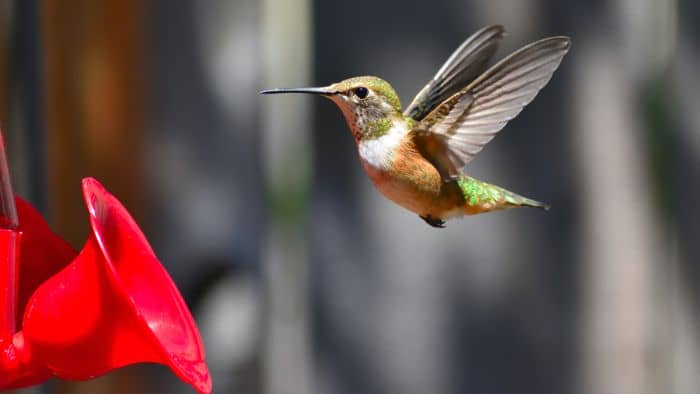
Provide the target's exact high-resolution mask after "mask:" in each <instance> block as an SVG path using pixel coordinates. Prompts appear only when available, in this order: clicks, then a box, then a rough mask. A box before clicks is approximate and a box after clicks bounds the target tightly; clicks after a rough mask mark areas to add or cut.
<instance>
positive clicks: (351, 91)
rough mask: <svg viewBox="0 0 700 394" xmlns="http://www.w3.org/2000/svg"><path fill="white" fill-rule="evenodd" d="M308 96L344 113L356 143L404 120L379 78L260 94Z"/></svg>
mask: <svg viewBox="0 0 700 394" xmlns="http://www.w3.org/2000/svg"><path fill="white" fill-rule="evenodd" d="M260 93H262V94H273V93H310V94H319V95H322V96H324V97H326V98H328V99H330V100H331V101H333V102H334V103H335V104H336V105H337V106H338V107H339V108H340V110H341V111H342V112H343V116H344V117H345V121H346V122H347V123H348V126H349V127H350V130H351V132H352V135H353V137H355V140H356V141H361V140H363V139H366V138H378V137H381V136H382V135H384V134H386V133H387V132H388V131H389V129H390V128H391V125H392V123H393V122H394V121H395V120H399V119H403V115H402V114H401V102H400V101H399V96H398V95H396V92H395V91H394V88H392V87H391V85H389V83H388V82H386V81H384V80H383V79H381V78H377V77H372V76H364V77H354V78H350V79H346V80H344V81H340V82H337V83H334V84H332V85H329V86H324V87H316V88H294V89H271V90H264V91H262V92H260Z"/></svg>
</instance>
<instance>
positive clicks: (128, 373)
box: [41, 0, 145, 393]
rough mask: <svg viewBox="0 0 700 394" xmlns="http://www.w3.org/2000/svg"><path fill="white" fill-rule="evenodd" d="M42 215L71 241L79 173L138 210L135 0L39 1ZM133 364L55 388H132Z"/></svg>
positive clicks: (75, 233)
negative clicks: (44, 164) (45, 200)
mask: <svg viewBox="0 0 700 394" xmlns="http://www.w3.org/2000/svg"><path fill="white" fill-rule="evenodd" d="M41 5H42V6H43V8H42V10H41V11H42V14H41V17H42V19H41V26H42V33H43V37H42V41H43V43H44V46H43V49H44V59H45V62H44V80H45V89H46V101H45V102H46V124H47V142H48V152H47V153H48V184H49V211H50V218H51V221H52V223H53V224H54V227H55V228H56V230H57V231H58V232H59V233H60V234H61V235H63V236H64V237H65V238H66V239H67V240H68V241H69V242H70V243H72V244H73V246H75V247H80V246H81V243H82V242H83V241H84V240H85V237H86V234H87V231H88V229H87V226H88V221H87V220H85V208H84V206H83V201H82V197H81V190H80V179H81V178H83V177H85V176H87V175H90V176H95V177H97V178H99V179H100V180H101V181H102V182H103V183H104V184H105V185H106V186H107V187H109V189H110V190H112V191H113V192H114V193H115V194H116V195H118V196H119V199H120V200H121V201H123V202H124V205H126V206H127V207H129V211H130V212H132V214H133V215H134V217H135V218H136V219H137V220H139V218H140V217H141V216H142V215H141V214H142V208H141V207H142V206H143V196H144V191H143V182H142V177H143V175H142V165H141V162H142V152H141V146H142V139H143V134H144V116H143V113H142V111H143V109H142V108H143V100H144V81H143V76H144V69H145V65H144V53H143V52H144V48H143V46H144V41H143V30H144V27H143V23H144V7H145V5H144V4H143V3H141V2H131V1H121V0H105V1H99V2H96V1H90V0H77V1H73V2H71V4H70V6H67V5H66V3H65V2H62V1H57V0H48V1H45V2H42V3H41ZM134 371H136V369H134V368H127V369H124V370H120V371H118V372H116V373H112V374H109V375H106V376H105V377H104V378H100V379H97V380H94V381H91V382H89V383H80V384H78V385H75V384H72V383H61V384H60V385H59V392H63V393H66V392H78V393H80V392H90V393H92V392H100V393H126V392H129V393H138V392H140V391H142V388H141V383H140V380H141V379H140V377H139V374H138V373H135V372H134Z"/></svg>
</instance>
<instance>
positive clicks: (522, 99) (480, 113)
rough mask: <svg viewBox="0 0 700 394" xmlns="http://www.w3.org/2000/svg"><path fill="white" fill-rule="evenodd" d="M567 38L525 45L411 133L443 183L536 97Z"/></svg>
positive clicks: (564, 49)
mask: <svg viewBox="0 0 700 394" xmlns="http://www.w3.org/2000/svg"><path fill="white" fill-rule="evenodd" d="M570 46H571V40H570V39H569V38H568V37H550V38H545V39H543V40H540V41H537V42H534V43H532V44H530V45H527V46H525V47H523V48H521V49H519V50H518V51H516V52H514V53H513V54H511V55H510V56H508V57H507V58H505V59H503V60H502V61H500V62H499V63H497V64H496V65H494V66H493V67H491V68H490V69H489V70H488V71H486V72H485V73H484V74H482V75H481V76H480V77H479V78H477V79H475V80H474V81H473V82H472V83H470V84H469V86H467V87H466V88H465V89H464V90H462V91H460V92H458V93H455V94H454V95H453V96H452V97H450V98H449V99H447V100H446V101H445V102H443V103H442V104H440V105H439V106H438V107H437V108H435V109H434V110H433V111H432V112H431V113H430V114H429V115H428V116H426V117H425V119H423V120H422V121H421V122H420V123H419V124H418V125H417V126H416V127H415V128H414V130H412V131H411V133H412V138H413V140H414V141H415V143H416V146H417V147H418V149H419V150H420V151H421V153H422V154H423V155H424V156H425V157H426V159H428V160H430V161H431V162H432V163H433V165H434V166H435V167H436V168H437V169H438V171H440V174H441V175H442V177H443V179H444V180H445V181H448V180H451V179H454V178H455V177H457V176H459V175H460V174H461V171H462V167H464V165H466V164H467V163H468V162H469V161H470V160H471V159H473V158H474V156H475V155H476V154H477V153H479V152H480V151H481V149H482V148H483V147H484V145H486V144H487V143H488V142H489V141H491V140H492V139H493V137H494V136H495V135H496V133H498V131H500V130H501V129H502V128H503V127H504V126H505V125H506V123H508V121H509V120H511V119H513V118H514V117H515V116H516V115H518V114H519V113H520V111H521V110H522V109H523V108H524V107H525V106H526V105H527V104H528V103H530V101H532V99H534V98H535V96H536V95H537V93H538V92H539V91H540V89H542V88H543V87H544V86H545V85H546V84H547V82H549V80H550V78H551V77H552V74H553V73H554V71H555V70H556V69H557V67H559V63H561V60H562V58H563V57H564V55H565V54H566V52H568V50H569V47H570Z"/></svg>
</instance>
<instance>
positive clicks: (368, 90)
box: [260, 25, 571, 228]
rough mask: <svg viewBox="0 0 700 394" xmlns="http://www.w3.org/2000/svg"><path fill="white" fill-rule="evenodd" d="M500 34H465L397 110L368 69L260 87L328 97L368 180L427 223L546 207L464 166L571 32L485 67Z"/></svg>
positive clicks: (389, 91) (526, 95)
mask: <svg viewBox="0 0 700 394" xmlns="http://www.w3.org/2000/svg"><path fill="white" fill-rule="evenodd" d="M504 34H505V29H504V28H503V26H500V25H493V26H487V27H484V28H482V29H480V30H479V31H477V32H476V33H474V34H473V35H471V36H470V37H469V38H467V39H466V40H465V41H464V42H463V43H462V44H461V45H460V46H459V47H458V48H457V49H456V50H455V51H454V53H452V55H451V56H450V57H449V58H448V59H447V61H446V62H445V63H444V64H443V65H442V67H441V68H440V69H439V70H438V72H437V73H436V74H435V76H434V77H433V78H432V79H431V80H430V81H429V82H428V84H427V85H425V87H423V89H421V90H420V92H419V93H418V94H417V95H416V97H415V98H414V99H413V101H412V102H411V103H410V104H409V105H408V107H406V108H405V109H403V110H402V107H401V102H400V100H399V97H398V95H397V94H396V92H395V91H394V89H393V88H392V86H391V85H390V84H389V83H388V82H386V81H385V80H383V79H381V78H378V77H375V76H360V77H354V78H349V79H346V80H343V81H340V82H337V83H333V84H331V85H328V86H323V87H307V88H278V89H269V90H264V91H262V92H260V93H261V94H278V93H308V94H315V95H320V96H323V97H326V98H328V99H330V100H331V101H333V102H334V103H335V104H336V105H337V106H338V107H339V108H340V110H341V112H342V113H343V116H344V118H345V121H346V123H347V125H348V127H349V128H350V131H351V133H352V136H353V138H354V140H355V143H356V145H357V150H358V153H359V157H360V162H361V163H362V167H363V168H364V170H365V172H366V173H367V175H368V176H369V178H370V179H371V181H372V183H373V184H374V185H375V187H376V188H377V189H378V190H379V191H380V192H381V193H382V194H383V195H384V196H385V197H387V198H388V199H389V200H391V201H393V202H395V203H396V204H398V205H400V206H402V207H404V208H406V209H408V210H409V211H412V212H414V213H416V214H418V216H419V217H420V218H421V219H423V220H424V221H425V222H426V223H427V224H429V225H431V226H433V227H439V228H442V227H445V221H446V220H447V219H451V218H455V217H462V216H465V215H474V214H479V213H483V212H490V211H495V210H501V209H506V208H515V207H536V208H543V209H545V210H546V209H549V205H547V204H544V203H542V202H539V201H536V200H533V199H530V198H526V197H523V196H521V195H519V194H516V193H514V192H511V191H509V190H506V189H504V188H502V187H500V186H496V185H493V184H490V183H487V182H483V181H480V180H478V179H475V178H473V177H471V176H469V175H467V174H466V172H465V171H464V167H465V165H466V164H467V163H469V162H470V161H471V160H472V159H473V158H474V157H475V156H476V155H477V154H478V153H479V152H480V151H481V150H482V148H483V147H484V146H485V145H486V144H487V143H488V142H489V141H491V140H492V139H493V138H494V137H495V135H496V134H497V133H498V132H499V131H500V130H501V129H502V128H503V127H504V126H505V125H506V124H507V123H508V121H510V120H511V119H513V118H514V117H516V116H517V115H518V114H519V113H520V111H521V110H522V109H523V108H524V107H525V106H526V105H527V104H529V103H530V101H532V100H533V99H534V98H535V96H536V95H537V93H538V92H539V91H540V90H541V89H542V88H543V87H544V86H545V85H546V84H547V82H549V80H550V79H551V77H552V74H553V73H554V71H555V70H556V69H557V68H558V67H559V64H560V63H561V61H562V58H563V57H564V55H565V54H566V53H567V52H568V50H569V47H570V46H571V40H570V39H569V38H568V37H564V36H555V37H548V38H544V39H541V40H539V41H536V42H533V43H531V44H529V45H526V46H524V47H522V48H521V49H519V50H517V51H515V52H513V53H512V54H510V55H509V56H507V57H505V58H504V59H503V60H501V61H499V62H497V63H496V64H494V65H493V66H491V67H488V64H489V60H490V59H491V58H492V57H493V55H494V54H495V52H496V50H497V48H498V45H499V43H500V41H501V39H502V38H503V36H504Z"/></svg>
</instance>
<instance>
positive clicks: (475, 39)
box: [403, 25, 505, 121]
mask: <svg viewBox="0 0 700 394" xmlns="http://www.w3.org/2000/svg"><path fill="white" fill-rule="evenodd" d="M504 34H505V30H504V29H503V26H500V25H493V26H487V27H484V28H482V29H481V30H479V31H477V32H476V33H474V34H472V35H471V36H470V37H469V38H467V39H466V40H465V41H464V42H463V43H462V45H460V46H459V48H457V50H455V51H454V52H453V53H452V55H451V56H450V57H449V58H448V59H447V61H446V62H445V64H443V65H442V67H440V70H438V72H437V74H435V76H434V77H433V79H431V80H430V82H428V84H427V85H425V86H424V87H423V89H421V91H420V92H418V94H417V95H416V97H415V98H414V99H413V101H412V102H411V104H410V105H409V106H408V107H406V110H405V111H404V112H403V113H404V115H405V116H410V117H411V118H413V119H415V120H416V121H420V120H421V119H423V118H424V117H425V115H427V114H428V113H430V111H432V110H433V109H434V108H435V107H436V106H437V105H438V104H440V103H441V102H442V101H444V100H445V99H446V98H448V97H450V96H452V95H453V94H455V93H457V92H458V91H459V90H460V89H462V88H464V87H465V86H466V85H467V84H468V83H469V82H471V81H473V80H474V78H476V77H477V76H478V75H479V74H481V73H482V72H484V70H485V69H486V64H487V62H488V61H489V59H491V57H493V55H494V54H495V53H496V49H498V43H499V42H500V40H501V38H503V35H504Z"/></svg>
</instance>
